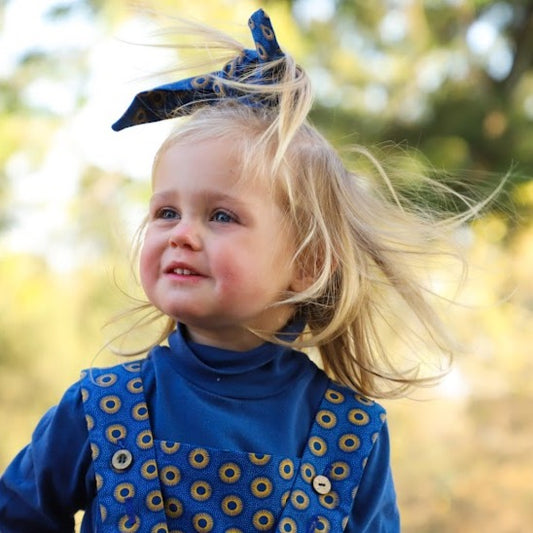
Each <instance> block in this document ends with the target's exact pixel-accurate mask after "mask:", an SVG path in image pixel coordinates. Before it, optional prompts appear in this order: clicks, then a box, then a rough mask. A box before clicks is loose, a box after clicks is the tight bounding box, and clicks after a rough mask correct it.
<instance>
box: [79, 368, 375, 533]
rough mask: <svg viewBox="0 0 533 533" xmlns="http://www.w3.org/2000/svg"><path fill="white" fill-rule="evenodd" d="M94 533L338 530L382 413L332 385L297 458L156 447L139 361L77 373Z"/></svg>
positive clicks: (158, 443) (171, 445)
mask: <svg viewBox="0 0 533 533" xmlns="http://www.w3.org/2000/svg"><path fill="white" fill-rule="evenodd" d="M81 393H82V399H83V402H84V410H85V415H86V421H87V428H88V430H89V440H90V445H91V451H92V457H93V464H94V470H95V478H96V488H97V495H96V498H97V500H98V507H99V511H100V516H99V523H98V528H97V531H98V532H101V533H116V532H117V531H119V532H132V533H133V532H136V531H139V532H142V533H144V532H147V533H178V532H182V533H189V532H197V533H209V532H213V533H250V532H253V531H266V532H272V533H273V532H276V533H296V532H298V533H314V532H316V533H318V532H328V531H331V532H337V531H343V530H344V528H345V527H346V523H347V521H348V519H349V516H350V511H351V508H352V505H353V501H354V498H355V496H356V493H357V487H358V485H359V483H360V480H361V477H362V475H363V471H364V468H365V465H366V460H367V458H368V456H369V455H370V452H371V451H372V447H373V445H374V443H375V442H376V439H377V438H378V435H379V432H380V430H381V427H382V425H383V423H384V420H385V411H384V409H383V408H382V407H381V406H379V405H378V404H376V403H375V402H373V401H371V400H368V399H366V398H364V397H362V396H360V395H358V394H356V393H354V392H353V391H352V390H351V389H349V388H347V387H343V386H340V385H338V384H336V383H334V382H331V381H330V383H329V387H328V388H327V390H326V392H325V394H324V397H323V398H322V402H321V404H320V407H319V409H318V411H317V413H316V416H315V420H314V423H313V425H312V427H311V431H310V433H309V438H308V441H307V445H306V447H305V450H304V452H303V455H302V457H301V458H300V457H282V456H278V455H269V454H263V453H251V452H245V451H233V450H219V449H214V448H209V447H202V446H196V445H194V444H189V443H183V442H182V443H179V442H169V441H164V440H157V439H154V435H153V433H152V430H151V427H150V419H149V413H148V407H147V404H146V399H145V397H144V391H143V382H142V378H141V363H139V362H133V363H127V364H123V365H119V366H116V367H113V368H110V369H90V370H87V371H85V372H84V373H83V374H82V381H81Z"/></svg>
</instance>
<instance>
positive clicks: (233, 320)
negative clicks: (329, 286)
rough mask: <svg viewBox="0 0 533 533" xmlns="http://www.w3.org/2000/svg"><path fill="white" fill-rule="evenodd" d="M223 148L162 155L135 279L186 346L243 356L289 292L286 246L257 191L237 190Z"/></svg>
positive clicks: (255, 187) (277, 214)
mask: <svg viewBox="0 0 533 533" xmlns="http://www.w3.org/2000/svg"><path fill="white" fill-rule="evenodd" d="M239 177H240V176H239V165H238V161H237V159H236V157H235V155H232V154H231V153H230V150H229V146H228V144H227V143H224V142H223V141H220V140H208V141H204V142H201V143H194V144H193V143H186V142H185V141H180V142H179V143H178V144H173V145H171V146H169V147H168V148H167V149H166V151H164V152H163V153H162V154H161V156H160V159H159V161H158V163H157V165H156V168H155V171H154V190H153V196H152V199H151V202H150V216H149V222H148V226H147V231H146V236H145V240H144V244H143V249H142V252H141V260H140V271H141V281H142V284H143V287H144V290H145V292H146V294H147V296H148V298H149V299H150V301H151V302H152V303H153V304H154V305H155V306H156V307H158V308H159V309H160V310H161V311H163V312H164V313H165V314H167V315H168V316H170V317H172V318H173V319H175V320H177V321H179V322H181V323H183V324H185V325H186V326H187V327H188V330H189V333H190V335H191V337H192V339H193V340H194V341H196V342H202V343H204V344H210V345H213V346H218V347H222V348H229V349H237V350H245V349H249V348H252V347H254V346H256V345H258V344H260V343H261V342H262V341H261V340H260V339H259V338H258V337H257V336H255V335H253V334H251V333H250V332H249V331H247V329H246V328H247V327H252V328H257V329H260V330H261V329H262V330H266V331H269V332H272V331H277V330H279V329H280V328H282V327H283V326H284V325H285V323H286V322H287V320H288V319H289V318H290V315H291V309H290V308H288V306H281V307H280V306H276V307H274V308H269V306H270V305H271V304H272V303H274V302H277V301H279V300H280V297H282V296H283V295H284V293H285V291H287V290H297V289H298V280H297V279H296V275H295V270H296V269H295V268H294V267H293V265H292V263H291V259H292V256H293V252H294V248H293V239H292V235H291V232H290V230H288V225H287V224H284V223H283V214H282V212H281V210H280V208H279V206H278V205H277V204H276V202H275V201H274V199H273V197H272V195H271V193H270V189H269V187H268V185H267V184H265V183H262V181H261V180H260V179H257V180H239Z"/></svg>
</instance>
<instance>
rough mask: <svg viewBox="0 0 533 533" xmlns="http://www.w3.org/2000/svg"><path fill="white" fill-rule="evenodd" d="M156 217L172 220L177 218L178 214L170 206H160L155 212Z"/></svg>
mask: <svg viewBox="0 0 533 533" xmlns="http://www.w3.org/2000/svg"><path fill="white" fill-rule="evenodd" d="M156 218H162V219H163V220H173V219H175V218H179V214H178V212H177V211H176V210H175V209H172V208H171V207H162V208H161V209H159V210H158V211H157V213H156Z"/></svg>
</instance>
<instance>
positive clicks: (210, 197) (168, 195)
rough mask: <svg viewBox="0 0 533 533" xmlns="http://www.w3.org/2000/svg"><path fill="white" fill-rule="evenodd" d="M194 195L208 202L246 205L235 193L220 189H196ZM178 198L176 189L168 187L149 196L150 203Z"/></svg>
mask: <svg viewBox="0 0 533 533" xmlns="http://www.w3.org/2000/svg"><path fill="white" fill-rule="evenodd" d="M194 197H201V198H203V199H205V200H207V201H208V202H227V203H230V204H232V205H237V206H242V207H245V206H246V202H245V201H243V200H241V199H240V198H239V197H238V196H236V195H231V194H227V193H224V192H220V191H211V190H204V191H198V192H195V193H194ZM176 199H179V193H177V192H176V191H174V190H172V189H169V190H163V191H158V192H155V193H154V194H152V197H151V198H150V204H152V203H155V202H159V201H169V202H170V201H172V200H176Z"/></svg>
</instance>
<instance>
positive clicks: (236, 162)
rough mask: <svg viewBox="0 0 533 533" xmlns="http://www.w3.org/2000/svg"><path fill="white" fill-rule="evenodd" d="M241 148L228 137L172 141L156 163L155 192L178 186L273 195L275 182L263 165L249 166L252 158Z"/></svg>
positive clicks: (160, 153) (166, 144)
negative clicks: (266, 172) (247, 162)
mask: <svg viewBox="0 0 533 533" xmlns="http://www.w3.org/2000/svg"><path fill="white" fill-rule="evenodd" d="M240 148H241V146H239V144H236V143H235V142H233V140H232V139H224V138H215V139H212V138H205V139H187V138H178V139H174V140H170V141H169V142H167V143H165V144H164V145H163V146H162V147H161V149H160V151H159V153H158V155H157V157H156V160H155V161H154V168H153V189H154V190H156V189H158V188H160V187H162V186H167V187H168V186H171V185H172V184H175V185H179V186H180V187H181V186H186V187H190V188H194V187H204V188H205V187H207V186H210V187H214V188H217V187H218V188H223V189H226V190H228V192H230V191H232V192H235V191H239V190H241V191H243V192H245V191H248V192H250V191H251V189H253V190H255V191H258V192H259V193H260V194H263V195H265V194H271V193H272V190H273V182H272V179H269V176H266V175H265V173H264V172H261V169H260V166H259V165H257V164H255V163H253V164H252V165H250V164H246V162H245V161H249V160H250V158H249V157H246V155H244V154H243V151H242V150H241V149H240Z"/></svg>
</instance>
